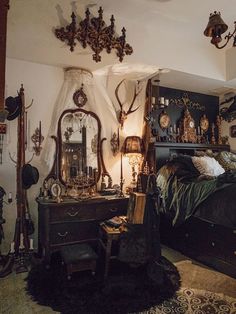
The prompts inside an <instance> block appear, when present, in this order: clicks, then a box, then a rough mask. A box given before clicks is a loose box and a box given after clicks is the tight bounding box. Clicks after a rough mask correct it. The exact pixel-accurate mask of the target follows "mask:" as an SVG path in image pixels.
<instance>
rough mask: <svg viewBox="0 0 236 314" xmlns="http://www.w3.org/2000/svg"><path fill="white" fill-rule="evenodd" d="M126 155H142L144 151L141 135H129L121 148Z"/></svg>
mask: <svg viewBox="0 0 236 314" xmlns="http://www.w3.org/2000/svg"><path fill="white" fill-rule="evenodd" d="M121 151H122V153H123V154H124V155H126V156H129V155H132V154H140V155H142V153H143V151H144V146H143V141H142V139H141V138H140V137H139V136H127V137H126V139H125V141H124V144H123V146H122V149H121Z"/></svg>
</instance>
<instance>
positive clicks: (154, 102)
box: [152, 97, 156, 105]
mask: <svg viewBox="0 0 236 314" xmlns="http://www.w3.org/2000/svg"><path fill="white" fill-rule="evenodd" d="M155 104H156V97H152V105H155Z"/></svg>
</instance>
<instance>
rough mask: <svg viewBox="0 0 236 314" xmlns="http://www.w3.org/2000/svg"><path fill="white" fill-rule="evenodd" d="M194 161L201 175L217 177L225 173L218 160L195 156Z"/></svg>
mask: <svg viewBox="0 0 236 314" xmlns="http://www.w3.org/2000/svg"><path fill="white" fill-rule="evenodd" d="M192 161H193V164H194V166H195V167H196V168H197V170H198V171H199V172H200V174H203V175H206V176H214V177H217V176H219V175H220V174H222V173H224V172H225V170H224V168H222V167H221V165H220V164H219V163H218V161H217V160H215V158H212V157H208V156H203V157H195V156H194V157H192Z"/></svg>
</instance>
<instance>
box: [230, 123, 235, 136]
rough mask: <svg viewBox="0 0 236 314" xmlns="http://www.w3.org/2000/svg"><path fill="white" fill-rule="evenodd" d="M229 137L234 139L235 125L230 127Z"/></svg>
mask: <svg viewBox="0 0 236 314" xmlns="http://www.w3.org/2000/svg"><path fill="white" fill-rule="evenodd" d="M230 136H231V137H236V125H232V126H231V127H230Z"/></svg>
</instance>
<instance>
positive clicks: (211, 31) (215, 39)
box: [204, 11, 228, 45]
mask: <svg viewBox="0 0 236 314" xmlns="http://www.w3.org/2000/svg"><path fill="white" fill-rule="evenodd" d="M227 29H228V25H226V24H225V22H224V21H223V20H222V18H221V14H220V12H216V11H214V13H211V14H210V17H209V22H208V24H207V27H206V29H205V30H204V35H205V36H207V37H211V38H212V39H211V43H212V44H213V45H216V44H218V43H219V42H221V40H222V38H221V35H222V34H223V33H224V32H226V31H227Z"/></svg>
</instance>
